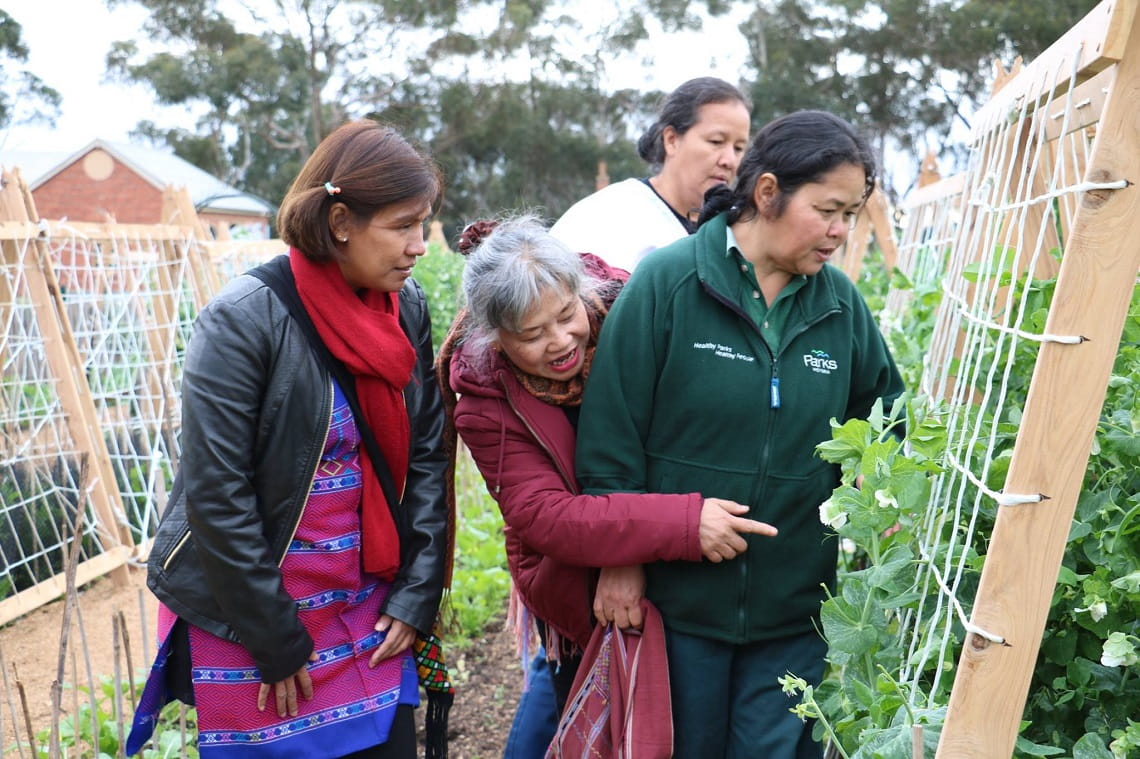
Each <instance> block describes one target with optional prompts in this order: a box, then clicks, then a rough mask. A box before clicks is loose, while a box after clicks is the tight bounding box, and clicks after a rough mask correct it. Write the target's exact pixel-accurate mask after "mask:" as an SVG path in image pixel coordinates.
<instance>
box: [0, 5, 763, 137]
mask: <svg viewBox="0 0 1140 759" xmlns="http://www.w3.org/2000/svg"><path fill="white" fill-rule="evenodd" d="M0 2H2V3H3V7H4V10H5V11H7V12H8V13H9V14H10V15H11V16H12V17H13V18H14V19H15V20H16V21H17V22H18V23H19V24H21V26H22V27H23V41H24V44H25V45H26V46H27V48H28V50H29V53H30V55H29V59H28V61H27V69H28V70H30V71H31V72H32V73H34V74H35V75H37V76H38V77H39V78H40V79H42V80H43V81H44V83H45V84H47V85H49V86H51V87H54V88H55V89H56V90H57V91H59V93H60V95H62V97H63V105H62V109H63V112H62V115H61V116H60V118H59V119H58V120H57V122H56V125H55V127H54V128H50V129H49V128H44V127H34V128H33V127H27V126H19V127H10V128H9V129H7V130H4V131H0V150H10V151H17V150H18V151H25V150H27V151H33V150H53V151H54V150H59V151H74V150H79V149H80V148H82V147H83V146H85V145H86V144H88V143H89V142H91V141H92V140H94V139H96V138H102V139H105V140H112V141H126V140H127V135H128V133H129V132H130V130H131V129H132V128H134V126H135V124H136V123H137V122H139V121H140V120H142V119H146V118H151V119H154V120H155V121H156V122H158V123H159V124H160V125H167V124H168V123H173V121H174V119H176V118H177V116H178V114H177V113H169V112H167V113H159V112H158V111H157V110H156V107H155V105H154V102H153V100H152V98H151V96H150V93H149V92H148V90H147V89H145V88H143V87H137V86H136V87H124V86H121V85H117V84H115V85H112V84H107V83H105V82H104V81H103V79H104V59H105V57H106V54H107V51H108V50H109V49H110V45H111V43H112V42H113V41H114V40H118V39H128V38H132V37H137V36H138V34H139V29H140V28H141V25H142V22H143V20H144V19H145V12H144V11H142V10H141V9H140V8H138V7H137V6H134V5H131V4H129V3H120V4H118V7H116V8H115V10H114V11H110V10H108V9H107V7H106V5H105V3H104V2H103V0H66V2H61V0H0ZM740 15H741V14H740V13H737V15H736V16H734V17H729V18H720V19H715V20H712V21H710V22H709V23H707V24H706V28H705V30H704V32H703V33H701V34H686V35H681V36H678V35H673V36H671V37H670V38H669V39H668V40H656V41H655V43H654V44H653V45H651V46H650V47H649V48H648V49H647V51H646V52H648V53H649V54H651V55H652V56H653V58H654V61H655V64H654V66H653V67H652V68H650V69H646V68H645V67H643V66H639V65H637V64H631V65H629V66H626V67H624V68H621V69H617V70H611V72H610V73H611V75H612V78H613V81H612V82H611V84H612V86H614V87H618V88H621V87H631V88H632V87H646V86H648V87H650V88H656V89H660V90H670V89H672V88H674V87H676V86H677V85H678V84H680V83H681V82H683V81H685V80H686V79H689V78H691V77H694V76H705V75H712V76H719V77H722V78H724V79H727V80H729V81H733V82H735V81H737V80H738V79H739V77H740V64H741V62H742V61H743V60H744V59H745V56H746V53H747V51H746V49H745V43H744V40H743V39H742V38H741V37H740V34H739V33H738V32H737V31H736V24H737V23H739V18H740ZM681 50H684V52H683V53H681V52H680V51H681Z"/></svg>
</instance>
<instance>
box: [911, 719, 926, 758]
mask: <svg viewBox="0 0 1140 759" xmlns="http://www.w3.org/2000/svg"><path fill="white" fill-rule="evenodd" d="M923 748H924V747H923V745H922V725H912V726H911V728H910V751H911V755H912V757H913V759H923V753H924V751H923Z"/></svg>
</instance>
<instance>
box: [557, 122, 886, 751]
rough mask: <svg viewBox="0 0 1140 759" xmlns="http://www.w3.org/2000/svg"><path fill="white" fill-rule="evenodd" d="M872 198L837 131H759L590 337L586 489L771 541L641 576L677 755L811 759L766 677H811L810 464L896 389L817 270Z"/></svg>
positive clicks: (825, 573)
mask: <svg viewBox="0 0 1140 759" xmlns="http://www.w3.org/2000/svg"><path fill="white" fill-rule="evenodd" d="M874 183H875V161H874V158H873V156H872V153H871V151H870V149H869V147H868V146H867V143H866V142H865V141H864V140H863V139H862V138H861V137H860V136H859V135H858V134H857V133H856V132H855V130H854V128H853V127H852V126H851V125H850V124H848V123H847V122H846V121H844V120H842V119H840V118H838V117H836V116H833V115H831V114H829V113H824V112H821V111H801V112H798V113H793V114H790V115H788V116H784V117H782V118H779V119H776V120H775V121H773V122H771V123H769V124H768V125H767V126H765V127H764V128H763V129H761V130H760V132H759V133H758V134H757V135H756V137H755V138H754V139H753V141H752V144H751V145H750V147H749V149H748V152H747V153H746V154H745V156H744V159H743V160H742V162H741V164H740V169H739V173H738V181H737V184H736V187H735V189H732V190H730V189H729V188H727V187H725V188H720V189H718V190H712V191H710V193H709V195H708V196H706V206H705V212H704V213H703V214H702V218H703V219H707V223H704V224H703V225H702V226H701V228H700V229H699V230H698V231H697V232H696V234H694V235H692V236H691V237H688V238H684V239H682V240H679V241H678V242H676V243H673V244H672V245H669V246H667V247H665V248H661V249H659V250H658V251H657V253H655V254H654V255H653V256H651V257H650V258H647V259H646V260H645V261H643V262H642V264H641V265H640V266H639V267H638V269H637V272H636V273H635V274H634V275H633V276H632V277H631V278H630V280H629V284H628V285H627V286H626V288H625V290H624V291H623V292H622V294H621V296H620V297H619V298H618V300H617V302H616V303H615V304H614V307H613V310H612V311H611V312H610V315H609V317H608V319H607V321H606V326H605V329H604V330H603V331H602V334H601V337H600V340H599V343H598V349H597V355H596V358H595V361H594V365H593V370H592V371H591V373H590V381H589V383H588V384H587V389H586V394H585V399H584V402H583V406H582V415H581V421H580V426H579V434H578V445H577V469H578V478H579V481H580V483H581V484H582V487H583V488H584V490H585V491H586V492H589V493H606V492H614V491H634V492H656V493H682V492H693V491H696V492H715V493H717V494H718V495H720V496H723V497H724V498H730V499H733V500H735V501H738V502H740V503H748V504H751V505H752V511H751V512H750V513H749V517H751V518H753V519H759V520H763V521H765V522H768V523H770V524H772V525H774V526H776V527H777V528H778V529H779V530H780V534H779V536H778V537H776V538H765V540H764V543H763V544H762V545H757V546H756V547H755V550H752V551H746V552H745V553H743V554H741V555H740V556H739V557H737V558H736V559H733V560H731V561H725V562H721V563H719V564H712V563H710V562H702V563H700V564H694V563H684V562H658V563H656V564H650V565H646V566H645V567H644V572H645V579H646V595H647V596H648V598H649V599H650V600H651V601H653V603H654V604H656V605H657V607H658V609H660V611H661V613H662V616H663V617H664V620H665V626H666V634H667V645H668V651H669V674H670V681H671V689H672V698H673V715H674V733H675V738H674V746H675V751H676V754H675V755H676V756H677V757H679V758H680V759H707V758H708V757H714V758H715V757H722V756H723V757H734V758H735V757H764V759H807V758H808V757H819V756H820V755H821V751H820V747H819V746H818V745H817V744H815V743H814V742H813V741H812V739H811V725H810V724H808V725H804V724H803V723H801V721H800V719H799V718H798V717H797V716H795V715H794V714H792V713H791V712H789V708H790V707H791V706H793V705H794V702H793V701H792V700H791V699H790V698H788V697H787V696H785V695H784V694H783V693H782V692H781V689H780V686H779V684H778V683H777V682H776V678H777V677H779V676H781V675H783V674H784V673H785V672H787V671H792V672H795V673H796V674H797V675H799V676H801V677H804V678H805V679H807V680H808V681H809V682H811V681H813V680H814V681H815V682H818V681H819V680H820V679H821V678H822V676H823V668H824V656H825V653H826V645H825V644H824V642H823V640H822V639H821V638H820V636H819V634H818V632H817V631H816V630H817V627H818V614H819V608H820V603H821V601H822V600H823V598H824V597H825V596H824V587H825V586H832V585H833V584H834V581H835V564H836V541H835V540H834V538H833V537H831V536H829V535H828V534H827V532H826V531H825V528H824V526H823V525H822V524H821V523H820V520H819V511H818V508H819V505H820V503H821V502H823V501H824V500H825V499H826V498H827V497H828V496H829V495H830V494H831V491H832V489H833V488H834V487H835V486H836V485H837V484H838V482H839V472H838V470H837V468H836V467H835V466H833V465H831V464H828V463H826V462H824V461H822V460H821V459H819V458H818V457H817V456H815V446H816V444H817V443H819V442H821V441H824V440H828V439H830V437H831V428H830V420H831V419H833V418H834V419H838V420H839V421H840V422H842V421H844V420H847V419H850V418H855V417H865V416H867V415H868V414H869V413H870V411H871V408H872V406H873V404H874V403H875V401H876V399H878V398H882V399H883V402H884V404H885V405H886V406H887V407H889V406H890V405H891V404H892V403H893V402H894V401H895V399H896V398H897V397H898V396H899V395H900V394H901V392H902V390H903V386H902V379H901V377H900V376H899V373H898V370H897V368H896V367H895V364H894V361H893V359H892V358H891V355H890V351H889V349H888V348H887V345H886V343H885V341H884V340H883V337H882V335H881V334H880V332H879V330H878V327H877V326H876V324H875V321H874V319H873V317H872V316H871V312H870V310H869V309H868V308H867V304H866V303H865V302H864V301H863V298H862V297H861V296H860V295H859V293H858V292H857V291H856V289H855V287H854V286H853V285H852V283H851V282H850V281H849V280H848V279H847V278H846V277H845V276H844V275H843V273H842V272H839V271H837V270H836V269H835V268H833V267H831V266H828V265H827V262H828V259H829V258H830V257H831V256H832V255H833V254H834V252H835V251H836V250H837V249H838V248H839V247H840V246H841V245H843V243H844V241H845V240H846V237H847V233H848V230H849V229H850V227H851V225H852V223H853V222H854V219H855V216H856V214H857V213H858V212H859V210H860V209H861V208H862V206H863V203H864V201H865V200H866V198H867V195H868V194H869V193H870V191H871V189H872V188H873V187H874Z"/></svg>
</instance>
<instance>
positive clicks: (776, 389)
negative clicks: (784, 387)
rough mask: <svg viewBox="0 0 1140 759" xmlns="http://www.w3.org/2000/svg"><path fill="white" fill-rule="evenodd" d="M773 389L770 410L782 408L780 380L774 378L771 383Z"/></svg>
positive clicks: (769, 404)
mask: <svg viewBox="0 0 1140 759" xmlns="http://www.w3.org/2000/svg"><path fill="white" fill-rule="evenodd" d="M770 387H771V391H772V392H771V395H770V397H771V400H770V401H769V403H768V408H780V378H779V377H773V378H772V382H771V383H770Z"/></svg>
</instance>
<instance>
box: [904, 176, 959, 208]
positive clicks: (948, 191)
mask: <svg viewBox="0 0 1140 759" xmlns="http://www.w3.org/2000/svg"><path fill="white" fill-rule="evenodd" d="M965 187H966V175H965V174H955V175H954V176H952V177H946V178H945V179H940V180H938V181H937V182H934V183H933V184H928V185H925V186H923V187H919V188H918V189H917V190H914V191H912V192H911V193H910V194H909V195H907V196H906V200H904V201H903V202H902V203H901V204H900V205H899V207H900V208H901V209H902V210H903V211H909V210H911V209H912V208H918V207H919V206H923V205H926V204H927V203H933V202H935V201H936V200H942V199H943V198H945V197H949V196H951V195H961V194H962V190H963V189H965Z"/></svg>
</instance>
